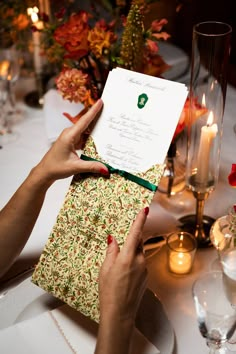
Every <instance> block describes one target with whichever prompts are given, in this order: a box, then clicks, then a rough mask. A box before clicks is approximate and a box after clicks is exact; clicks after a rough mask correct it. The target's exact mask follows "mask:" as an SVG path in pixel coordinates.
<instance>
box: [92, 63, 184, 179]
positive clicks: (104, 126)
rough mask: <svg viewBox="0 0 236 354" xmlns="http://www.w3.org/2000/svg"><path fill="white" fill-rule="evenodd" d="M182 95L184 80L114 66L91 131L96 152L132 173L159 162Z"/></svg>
mask: <svg viewBox="0 0 236 354" xmlns="http://www.w3.org/2000/svg"><path fill="white" fill-rule="evenodd" d="M187 95H188V90H187V87H186V86H185V85H184V84H181V83H177V82H174V81H169V80H165V79H161V78H156V77H153V76H149V75H145V74H141V73H137V72H134V71H130V70H126V69H121V68H116V69H113V70H112V71H111V72H110V73H109V76H108V78H107V81H106V85H105V88H104V91H103V94H102V100H103V102H104V107H103V111H102V114H101V116H100V118H99V120H98V122H97V124H96V126H95V128H94V129H93V131H92V134H91V135H92V137H93V139H94V142H95V145H96V148H97V152H98V154H99V156H101V157H102V158H103V159H104V160H105V161H106V162H107V163H108V164H109V165H111V166H112V167H114V168H118V169H121V170H125V171H127V172H131V173H135V172H136V173H138V172H145V171H146V170H148V169H149V168H151V167H152V166H153V165H156V164H163V162H164V160H165V157H166V154H167V151H168V148H169V145H170V143H171V140H172V137H173V134H174V132H175V129H176V126H177V124H178V120H179V117H180V115H181V112H182V109H183V107H184V103H185V100H186V98H187Z"/></svg>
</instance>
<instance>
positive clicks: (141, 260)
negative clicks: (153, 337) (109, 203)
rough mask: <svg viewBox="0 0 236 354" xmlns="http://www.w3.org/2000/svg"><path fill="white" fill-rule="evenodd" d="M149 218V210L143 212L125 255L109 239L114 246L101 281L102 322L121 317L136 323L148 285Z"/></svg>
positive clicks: (101, 272)
mask: <svg viewBox="0 0 236 354" xmlns="http://www.w3.org/2000/svg"><path fill="white" fill-rule="evenodd" d="M147 214H148V208H145V209H144V210H141V211H140V212H139V214H138V216H137V218H136V220H135V221H134V223H133V225H132V227H131V230H130V233H129V235H128V237H127V239H126V241H125V243H124V246H123V248H122V249H121V251H120V250H119V246H118V244H117V241H116V240H115V238H111V236H109V237H108V241H111V242H110V244H109V246H108V250H107V255H106V259H105V261H104V263H103V265H102V267H101V270H100V279H99V296H100V312H101V318H103V317H105V316H119V318H121V319H122V320H126V319H129V320H131V321H134V320H135V316H136V312H137V310H138V307H139V304H140V301H141V298H142V296H143V293H144V291H145V289H146V284H147V270H146V262H145V257H144V253H143V251H142V230H143V226H144V223H145V221H146V217H147Z"/></svg>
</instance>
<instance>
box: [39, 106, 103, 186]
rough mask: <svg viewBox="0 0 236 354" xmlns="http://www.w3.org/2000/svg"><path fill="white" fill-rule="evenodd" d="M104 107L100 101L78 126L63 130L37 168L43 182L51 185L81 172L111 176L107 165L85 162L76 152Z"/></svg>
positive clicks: (80, 120)
mask: <svg viewBox="0 0 236 354" xmlns="http://www.w3.org/2000/svg"><path fill="white" fill-rule="evenodd" d="M102 105H103V102H102V100H101V99H100V100H98V101H97V102H96V103H95V104H94V105H93V106H92V107H91V109H90V110H89V111H88V112H87V113H85V114H84V115H83V116H82V117H81V118H80V119H79V121H78V122H77V123H76V124H74V125H73V126H71V127H70V128H66V129H64V130H63V132H62V133H61V135H60V136H59V137H58V139H57V140H56V141H55V143H54V144H53V145H52V147H51V149H50V150H49V151H48V152H47V153H46V155H45V156H44V157H43V159H42V160H41V161H40V163H39V164H38V165H37V166H36V167H35V170H36V171H37V174H38V177H40V179H41V181H42V182H45V181H46V182H48V183H49V184H51V183H53V182H54V181H55V180H57V179H62V178H66V177H69V176H72V175H74V174H77V173H80V172H94V173H100V174H104V175H107V174H109V172H108V169H107V167H106V166H105V165H103V164H102V163H100V162H96V161H83V160H81V159H80V158H79V156H78V155H77V152H76V150H78V149H79V148H81V145H82V144H83V141H84V134H85V132H86V130H87V129H88V127H89V125H90V124H91V122H92V121H93V120H94V119H95V117H96V116H97V114H98V113H99V112H100V110H101V108H102ZM36 171H34V172H36Z"/></svg>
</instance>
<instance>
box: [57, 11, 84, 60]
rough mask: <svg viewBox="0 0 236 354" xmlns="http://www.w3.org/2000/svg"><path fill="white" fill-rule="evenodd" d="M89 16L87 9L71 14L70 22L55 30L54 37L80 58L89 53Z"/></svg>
mask: <svg viewBox="0 0 236 354" xmlns="http://www.w3.org/2000/svg"><path fill="white" fill-rule="evenodd" d="M88 17H89V14H88V13H87V12H85V11H80V12H79V13H78V14H73V15H71V16H70V18H69V20H68V22H66V23H64V24H63V25H61V26H60V27H58V28H57V29H56V30H55V32H54V39H55V41H56V42H58V43H59V44H60V45H62V46H63V47H64V48H65V49H66V51H67V52H69V53H70V54H71V55H73V53H76V58H77V59H80V58H81V57H83V56H84V55H86V54H87V53H88V50H89V45H88V39H87V37H88V32H89V26H88Z"/></svg>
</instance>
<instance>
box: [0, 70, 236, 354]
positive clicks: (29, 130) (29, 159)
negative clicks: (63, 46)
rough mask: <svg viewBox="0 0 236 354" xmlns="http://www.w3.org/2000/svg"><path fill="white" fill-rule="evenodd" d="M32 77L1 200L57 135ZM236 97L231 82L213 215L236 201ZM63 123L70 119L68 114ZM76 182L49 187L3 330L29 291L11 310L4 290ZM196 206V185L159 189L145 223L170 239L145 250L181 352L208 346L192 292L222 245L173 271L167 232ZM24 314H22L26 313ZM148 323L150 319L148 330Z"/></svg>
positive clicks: (5, 162)
mask: <svg viewBox="0 0 236 354" xmlns="http://www.w3.org/2000/svg"><path fill="white" fill-rule="evenodd" d="M34 85H35V80H34V77H32V76H29V77H22V78H20V79H19V80H18V82H17V83H16V87H15V90H16V98H17V109H18V117H17V118H16V119H15V122H14V124H13V127H12V129H13V130H14V133H16V134H15V136H16V138H15V140H13V141H11V142H8V143H6V144H5V145H4V144H1V143H0V145H2V148H1V149H0V171H1V173H0V191H1V192H0V207H1V208H2V207H3V206H4V205H5V204H6V203H7V202H8V200H9V199H10V197H11V196H12V195H13V193H14V192H15V191H16V189H17V188H18V187H19V185H20V184H21V183H22V182H23V181H24V179H25V178H26V177H27V175H28V174H29V172H30V170H31V169H32V168H33V167H34V166H35V165H36V164H37V163H38V162H39V161H40V159H41V158H42V157H43V155H44V154H45V153H46V152H47V150H48V149H49V148H50V146H51V144H52V143H53V142H52V140H51V139H50V137H49V135H48V128H47V127H48V125H47V121H46V119H48V116H47V117H46V115H45V109H44V107H41V108H38V107H37V108H36V107H30V106H28V105H27V104H26V103H25V97H26V95H27V94H28V93H29V92H31V91H32V90H33V89H34V88H35V86H34ZM235 102H236V88H235V87H233V86H231V85H228V87H227V95H226V104H225V111H224V119H223V134H222V141H221V152H220V169H219V180H218V182H217V184H216V186H215V189H214V190H213V191H212V192H211V193H210V195H209V197H208V198H207V200H206V202H205V208H204V214H206V215H208V216H210V217H212V218H214V219H217V218H219V217H221V216H223V215H226V214H227V212H228V208H229V207H230V206H232V205H233V204H235V202H236V189H234V188H232V187H231V186H230V185H229V183H228V175H229V173H230V170H231V165H232V163H235V162H236V155H234V154H235V151H236V134H235V132H234V129H233V126H234V124H235V109H236V103H235ZM60 119H62V120H63V119H64V120H65V121H64V122H66V118H65V117H63V116H62V115H61V117H60ZM65 124H68V122H67V123H65ZM70 182H71V178H66V179H62V180H58V181H56V182H55V183H54V184H53V185H52V186H51V187H50V188H49V190H48V192H47V194H46V197H45V201H44V204H43V207H42V209H41V212H40V214H39V217H38V219H37V222H36V224H35V227H34V229H33V231H32V234H31V236H30V238H29V240H28V242H27V243H26V245H25V247H24V249H23V250H22V252H21V254H20V255H19V256H18V257H17V259H16V261H15V263H14V264H13V265H12V267H11V268H10V270H9V271H8V272H7V274H5V275H4V277H3V278H2V279H1V282H0V332H1V331H2V330H4V329H6V328H9V327H11V326H14V314H13V313H12V312H11V311H14V308H15V307H16V306H18V307H19V306H20V304H21V302H23V301H24V296H25V294H24V292H23V293H20V295H19V296H17V298H15V302H16V303H17V305H16V304H14V306H13V305H12V309H11V308H10V307H9V309H8V310H7V311H6V310H4V307H3V306H2V307H1V302H3V301H4V298H6V296H7V295H6V294H7V293H8V291H10V292H11V294H13V295H14V289H17V287H19V284H21V282H22V281H25V280H26V279H27V278H28V277H29V276H30V271H31V270H32V267H33V266H34V265H35V264H36V262H37V260H38V259H39V256H40V254H41V252H42V250H43V248H44V245H45V243H46V242H47V239H48V237H49V234H50V231H51V230H52V227H53V225H54V223H55V220H56V217H57V215H58V213H59V210H60V208H61V206H62V204H63V201H64V198H65V194H66V192H67V190H68V188H69V185H70ZM32 208H33V205H32ZM195 208H196V200H195V198H194V196H193V194H192V192H191V191H189V190H188V189H187V188H185V189H184V190H183V191H181V192H179V193H177V194H176V195H173V196H170V197H167V196H166V195H165V194H164V193H160V192H159V191H157V192H156V193H155V196H154V198H153V201H152V203H151V205H150V212H149V215H148V218H147V224H146V228H145V232H146V234H147V235H148V237H150V238H152V237H154V236H155V237H156V236H158V235H159V236H160V235H163V236H164V241H162V242H157V243H154V244H152V246H151V247H150V249H149V248H148V249H147V250H146V252H145V254H146V260H147V270H148V289H150V291H151V292H152V293H153V294H155V296H156V298H157V299H158V301H159V302H160V304H161V305H162V306H163V311H164V313H165V315H166V319H167V321H168V324H169V327H168V330H170V329H171V331H172V334H170V335H169V334H168V333H165V335H164V336H165V338H164V340H165V341H166V342H168V341H173V338H174V344H173V346H171V348H172V347H173V348H172V349H171V351H172V352H173V353H175V354H189V353H191V354H199V353H201V354H205V353H208V352H209V348H208V347H207V345H206V340H205V339H204V338H203V337H202V335H201V334H200V331H199V328H198V323H197V317H196V312H195V308H194V302H193V297H192V285H193V283H194V281H195V280H196V279H197V278H198V277H199V276H200V275H201V274H203V273H205V272H207V271H210V270H212V269H214V267H216V265H217V262H216V261H217V251H216V249H215V248H214V247H213V246H208V247H205V248H204V247H203V248H198V249H197V251H196V255H195V259H194V264H193V267H192V270H191V271H190V273H188V274H182V275H177V274H174V273H172V272H170V271H169V269H168V264H167V249H166V243H165V236H166V235H167V234H168V233H170V232H172V231H175V230H176V229H178V226H179V221H178V220H179V218H180V217H182V216H185V215H188V214H194V213H195ZM16 212H17V211H16ZM33 287H35V285H33V284H32V289H33ZM30 291H31V287H30V286H29V287H28V288H27V292H30ZM13 299H14V296H13ZM12 301H13V300H12ZM44 311H46V310H44ZM41 312H43V310H42V311H41ZM143 312H144V313H145V322H144V323H143V324H141V327H140V328H142V331H143V333H144V334H145V336H148V334H147V332H148V331H149V329H150V325H149V327H148V323H149V322H150V323H151V322H152V317H153V313H152V311H151V310H150V308H149V306H148V305H147V307H146V308H144V310H143ZM38 315H39V314H38V313H35V314H34V313H33V312H32V313H31V314H30V317H31V318H34V317H35V316H38ZM24 320H25V319H24V316H23V317H22V321H24ZM159 320H160V321H161V316H160V319H159V318H158V315H157V316H156V317H155V322H156V323H157V327H155V328H156V329H155V330H153V329H152V332H153V333H152V336H153V337H155V336H158V335H159V334H158V331H159V330H160V331H161V326H162V324H161V323H160V324H159V327H158V321H159ZM145 326H147V328H146V330H145ZM158 328H159V329H158ZM0 338H1V337H0ZM12 339H13V338H12ZM150 340H151V339H150ZM235 347H236V346H235ZM235 351H236V348H235ZM0 352H1V340H0ZM166 353H167V352H166ZM2 354H4V352H3V353H2ZM16 354H17V351H16ZM167 354H171V353H167Z"/></svg>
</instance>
